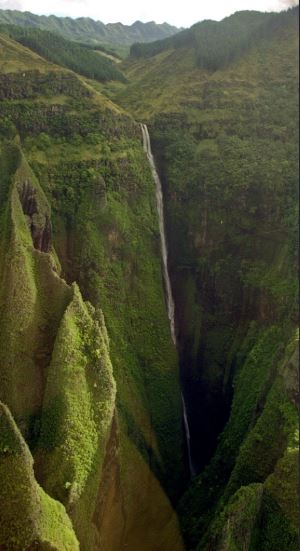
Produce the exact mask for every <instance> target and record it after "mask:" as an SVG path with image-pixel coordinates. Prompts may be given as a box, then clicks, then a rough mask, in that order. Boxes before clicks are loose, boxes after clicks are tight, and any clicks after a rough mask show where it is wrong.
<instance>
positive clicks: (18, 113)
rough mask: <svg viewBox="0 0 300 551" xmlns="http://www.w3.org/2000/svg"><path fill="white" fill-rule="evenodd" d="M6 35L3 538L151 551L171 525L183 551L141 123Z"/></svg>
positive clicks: (0, 136)
mask: <svg viewBox="0 0 300 551" xmlns="http://www.w3.org/2000/svg"><path fill="white" fill-rule="evenodd" d="M0 46H1V48H0V71H1V81H0V94H1V103H0V114H1V124H0V140H1V146H0V150H1V157H0V162H1V171H0V173H1V187H0V190H1V193H0V209H1V211H0V212H1V221H0V236H1V239H0V251H1V259H2V260H1V265H0V282H1V283H0V307H1V316H0V320H1V321H0V325H1V331H0V335H1V336H0V379H1V385H0V388H1V390H0V399H1V400H2V401H3V402H4V403H5V407H4V406H3V407H4V413H5V416H6V419H7V420H5V419H4V418H3V422H2V421H1V423H2V425H3V427H4V428H3V430H2V425H1V441H0V444H1V445H0V463H1V465H0V467H1V469H2V470H1V473H2V482H3V481H4V486H3V483H2V485H1V497H2V498H3V499H2V500H0V519H1V520H0V526H1V529H0V547H1V548H2V547H4V548H9V549H14V550H15V549H16V550H21V549H24V548H30V547H32V545H34V542H37V545H38V549H50V548H51V549H55V550H57V551H63V550H69V551H75V549H77V548H78V541H79V544H80V548H81V549H83V550H87V551H92V550H96V549H102V548H106V549H119V548H122V547H123V546H128V548H130V549H132V550H135V549H140V545H141V542H143V548H144V549H146V550H149V551H152V550H153V549H155V548H156V547H155V546H156V542H157V534H158V533H160V538H161V540H160V541H161V542H164V543H160V544H159V545H163V548H164V549H170V551H171V550H172V551H173V550H174V549H176V550H177V549H178V551H179V550H181V549H182V543H181V536H180V534H179V528H178V522H177V519H176V515H175V513H174V510H173V507H172V505H171V502H170V499H172V500H174V499H175V497H176V495H175V494H176V493H177V495H178V491H179V490H178V488H179V487H180V484H181V480H182V478H183V476H184V473H183V472H182V466H181V456H182V449H181V446H182V426H181V411H180V410H181V406H180V404H181V402H180V391H179V382H178V371H177V360H176V354H175V351H174V349H173V346H172V342H171V337H170V335H169V326H168V319H167V315H166V312H165V308H164V298H163V286H162V279H161V272H160V257H159V254H158V252H157V251H158V250H159V242H158V239H159V238H158V222H157V217H156V208H155V196H154V194H153V181H152V178H151V173H150V169H149V166H148V163H147V161H146V159H145V157H144V154H143V150H142V146H141V140H140V131H139V127H138V125H137V124H136V123H135V122H134V120H133V119H132V118H131V117H130V116H128V115H126V114H125V113H124V112H123V111H122V110H121V109H120V108H118V107H116V106H114V105H113V104H112V103H111V102H109V101H108V100H107V99H106V98H105V97H103V96H102V95H101V94H99V93H97V92H95V91H94V90H93V88H92V87H91V86H89V85H88V84H85V83H84V81H83V80H82V79H79V78H78V77H77V76H76V75H75V74H74V73H72V72H68V71H66V70H63V69H61V68H59V67H57V66H54V65H53V64H50V63H48V62H47V61H44V60H43V59H42V58H41V57H39V56H38V55H36V54H34V53H33V52H31V51H30V50H28V49H26V48H24V47H23V46H21V45H20V44H18V43H16V42H14V41H12V40H11V39H9V38H8V37H7V36H5V35H1V36H0ZM141 302H142V304H143V308H141ZM154 320H155V323H154ZM108 334H109V337H108ZM116 389H117V394H116ZM1 419H2V414H1ZM33 460H34V471H33V467H32V464H33ZM10 472H15V474H14V476H13V477H11V476H10V475H9V473H10ZM3 477H4V478H3ZM21 479H22V483H21V482H20V481H21ZM8 497H9V499H10V501H9V507H7V499H8ZM24 511H25V513H24ZM71 523H72V525H71ZM72 526H73V528H72ZM75 534H76V535H75ZM103 542H104V543H103ZM103 546H104V547H103ZM159 548H161V547H157V549H159Z"/></svg>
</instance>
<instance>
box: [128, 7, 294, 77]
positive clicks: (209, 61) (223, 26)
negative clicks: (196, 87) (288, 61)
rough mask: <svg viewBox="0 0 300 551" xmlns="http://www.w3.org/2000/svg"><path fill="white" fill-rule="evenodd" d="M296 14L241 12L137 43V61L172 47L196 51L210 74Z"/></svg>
mask: <svg viewBox="0 0 300 551" xmlns="http://www.w3.org/2000/svg"><path fill="white" fill-rule="evenodd" d="M293 13H294V11H293V10H289V11H288V12H282V13H280V14H277V13H276V14H275V13H261V12H255V11H253V12H251V11H248V12H237V13H235V14H234V15H232V16H230V17H227V18H225V19H223V20H222V21H221V22H216V21H203V22H201V23H197V24H196V25H193V27H191V28H190V29H187V30H185V31H182V32H181V33H179V34H177V35H175V36H174V37H170V38H169V39H167V40H160V41H157V42H153V43H151V44H133V45H132V46H131V49H130V55H131V56H132V57H133V58H139V57H146V58H147V57H152V56H155V55H156V54H158V53H160V52H164V51H166V50H169V49H170V48H175V49H177V48H192V49H193V50H194V52H195V59H196V63H197V66H198V67H200V68H203V69H208V70H209V71H216V70H217V69H220V68H222V67H226V66H227V65H228V64H229V63H231V62H232V61H234V60H235V59H237V58H238V57H240V56H241V55H243V54H244V53H245V51H246V50H247V49H249V48H250V47H251V46H253V45H254V44H256V43H257V41H259V40H261V39H266V38H268V37H271V36H272V34H273V33H274V32H276V30H278V28H280V27H281V26H282V25H285V24H287V22H288V19H289V18H293V17H294V15H293Z"/></svg>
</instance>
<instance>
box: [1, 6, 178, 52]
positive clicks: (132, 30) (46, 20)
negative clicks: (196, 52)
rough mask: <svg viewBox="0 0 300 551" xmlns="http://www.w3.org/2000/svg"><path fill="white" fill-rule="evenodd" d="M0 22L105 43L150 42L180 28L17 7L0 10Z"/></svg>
mask: <svg viewBox="0 0 300 551" xmlns="http://www.w3.org/2000/svg"><path fill="white" fill-rule="evenodd" d="M0 23H6V24H11V25H21V26H22V27H38V28H39V29H43V30H46V31H52V32H55V33H58V34H60V35H62V36H63V37H64V38H68V39H69V40H77V41H81V42H89V43H91V42H94V43H105V44H123V45H127V46H129V45H131V44H133V43H134V42H152V41H154V40H161V39H163V38H167V37H169V36H172V35H173V34H175V33H177V32H178V31H180V30H181V29H178V28H177V27H173V26H172V25H169V24H168V23H162V24H157V23H155V22H154V21H150V22H148V23H142V22H141V21H136V22H135V23H133V24H132V25H123V24H122V23H108V24H107V25H105V24H104V23H102V22H101V21H94V20H93V19H91V18H89V17H79V18H78V19H72V18H71V17H56V16H55V15H50V16H45V15H35V14H33V13H30V12H21V11H17V10H0Z"/></svg>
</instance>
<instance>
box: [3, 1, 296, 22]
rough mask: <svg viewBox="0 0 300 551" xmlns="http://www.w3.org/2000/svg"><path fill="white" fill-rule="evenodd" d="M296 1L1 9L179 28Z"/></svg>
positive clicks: (11, 5)
mask: <svg viewBox="0 0 300 551" xmlns="http://www.w3.org/2000/svg"><path fill="white" fill-rule="evenodd" d="M296 4H298V1H297V0H295V1H293V0H205V1H203V2H201V0H150V1H148V2H144V1H143V0H123V1H122V0H104V1H103V0H102V1H101V0H0V8H2V9H16V10H22V11H30V12H32V13H36V14H39V15H40V14H44V15H49V14H55V15H60V16H69V17H82V16H84V17H92V18H93V19H96V20H100V21H103V22H104V23H114V22H116V21H121V22H122V23H125V24H127V25H130V24H131V23H133V22H134V21H136V20H140V21H144V22H146V21H156V23H163V22H164V21H167V22H168V23H170V24H172V25H176V26H177V27H189V26H191V25H193V23H197V22H198V21H202V20H203V19H216V20H220V19H223V17H226V16H227V15H230V14H232V13H234V12H235V11H239V10H259V11H280V10H282V9H285V8H286V7H288V6H290V5H296Z"/></svg>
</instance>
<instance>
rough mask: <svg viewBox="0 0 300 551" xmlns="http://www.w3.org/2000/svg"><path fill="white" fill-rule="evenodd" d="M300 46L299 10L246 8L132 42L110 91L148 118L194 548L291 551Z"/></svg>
mask: <svg viewBox="0 0 300 551" xmlns="http://www.w3.org/2000/svg"><path fill="white" fill-rule="evenodd" d="M237 22H238V23H239V26H237ZM231 24H232V26H231ZM243 25H244V26H246V27H247V29H248V30H249V36H250V35H251V33H252V30H251V29H254V30H253V35H252V36H253V37H255V40H254V38H253V39H251V40H250V39H249V40H247V44H243V40H244V36H245V35H244V33H243V32H242V31H241V29H242V28H243ZM238 27H239V29H240V31H241V32H240V31H239V32H237V28H238ZM220 28H221V29H222V28H223V30H224V33H223V31H222V32H221V33H219V29H220ZM203 29H204V31H205V32H204V36H205V37H207V36H209V35H210V40H211V41H212V42H214V43H215V45H216V49H215V50H214V51H213V52H210V60H212V59H213V60H214V63H213V64H211V63H208V64H207V63H206V62H205V63H199V59H202V60H204V59H205V55H206V53H207V49H206V47H205V48H203V44H204V42H202V38H201V36H202V31H203ZM225 29H226V32H225ZM250 31H251V32H250ZM195 35H196V37H197V41H196V40H195ZM229 35H231V36H232V43H233V44H235V45H236V44H237V41H238V40H239V41H240V47H239V48H237V49H234V50H232V51H233V52H234V53H235V55H233V56H231V55H230V56H228V57H227V56H226V59H225V57H223V53H224V52H225V48H224V44H226V45H227V46H228V51H230V48H231V44H232V43H231V42H230V41H229V42H228V40H227V38H226V37H228V36H229ZM204 46H205V44H204ZM297 47H298V9H293V10H289V11H288V12H283V13H281V14H270V15H265V14H259V13H258V14H257V13H255V12H245V13H237V14H234V15H233V16H231V17H230V18H228V19H226V20H224V21H223V22H220V23H214V24H212V23H209V24H208V23H201V24H199V25H196V26H195V27H193V28H192V29H191V31H184V32H183V33H181V34H179V35H177V36H176V37H174V39H167V40H166V41H165V42H162V43H160V44H159V48H158V49H157V44H151V45H149V46H147V45H146V46H145V47H144V46H143V47H141V48H140V50H139V51H138V52H137V51H136V47H133V48H132V56H131V59H129V60H128V61H126V62H124V63H123V64H122V69H123V71H124V72H125V75H126V76H127V79H128V84H127V85H126V86H123V85H121V86H119V85H112V86H110V87H106V94H107V95H108V96H109V97H111V98H114V100H115V101H116V102H118V103H120V104H121V105H122V106H123V107H125V108H126V109H128V110H129V111H131V112H132V113H134V114H135V116H136V117H137V118H138V120H140V121H143V122H147V124H148V127H149V130H150V136H151V139H152V145H153V149H154V153H155V158H156V163H157V166H158V167H159V171H160V175H161V178H162V181H163V187H164V196H165V203H166V218H167V220H166V222H167V235H168V244H169V253H170V273H171V280H172V286H173V294H174V297H175V305H176V319H177V332H178V341H179V351H180V369H181V379H182V385H183V388H184V394H185V399H186V403H187V409H188V418H189V425H190V434H191V451H192V459H193V462H194V464H195V465H196V466H197V471H198V473H199V476H198V477H196V478H195V479H194V480H193V481H192V484H191V486H190V488H189V489H188V491H187V493H186V494H185V496H184V497H183V499H182V501H181V503H180V505H179V509H178V510H179V513H180V518H181V521H182V528H183V531H184V534H185V537H186V542H187V546H188V549H194V548H197V549H199V551H200V550H201V551H202V550H203V551H204V550H206V549H218V550H221V549H222V550H223V549H227V548H230V549H231V547H228V546H230V545H232V546H233V547H232V548H233V549H235V548H240V547H239V546H240V545H241V544H242V542H244V544H245V545H246V547H245V549H250V548H251V549H259V550H260V551H261V550H265V549H266V550H267V549H268V550H269V549H272V550H278V551H279V550H281V549H290V550H296V548H297V522H296V511H297V496H296V492H295V488H296V479H297V468H296V458H297V446H298V444H297V439H296V440H294V435H295V433H296V432H297V425H296V418H297V410H296V400H297V395H298V394H297V392H298V391H297V372H296V364H297V360H296V359H295V357H294V356H293V354H294V351H295V349H297V344H296V342H297V338H296V337H295V331H296V323H297V303H296V302H295V300H296V297H297V253H296V251H297V204H298V186H297V157H298V151H297V122H296V121H297V120H298V104H297V85H298V73H297V67H298V64H297V55H298V50H297ZM235 48H236V46H235ZM137 49H138V48H137ZM212 56H213V57H212ZM225 61H226V62H225ZM295 339H296V340H295ZM293 358H294V359H293ZM284 473H285V474H284ZM281 477H282V480H281V482H279V480H280V478H281ZM279 487H280V488H281V489H280V490H279ZM283 488H284V490H283ZM282 492H283V493H282ZM245 518H247V519H248V522H249V527H248V529H247V530H248V531H247V534H245V532H244V528H243V526H244V524H243V523H244V522H245V520H244V519H245ZM250 519H251V520H250ZM245 538H246V539H245ZM245 541H246V542H247V544H246V543H245ZM234 546H236V547H234Z"/></svg>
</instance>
